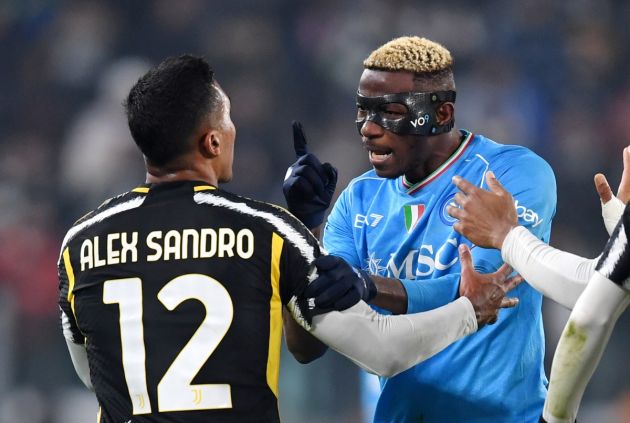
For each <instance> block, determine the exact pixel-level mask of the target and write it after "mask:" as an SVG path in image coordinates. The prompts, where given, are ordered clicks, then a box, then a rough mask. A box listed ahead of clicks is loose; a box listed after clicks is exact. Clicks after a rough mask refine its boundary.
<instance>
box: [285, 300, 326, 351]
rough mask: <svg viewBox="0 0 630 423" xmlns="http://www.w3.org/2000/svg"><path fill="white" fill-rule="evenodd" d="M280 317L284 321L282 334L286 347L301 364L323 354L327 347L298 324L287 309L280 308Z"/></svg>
mask: <svg viewBox="0 0 630 423" xmlns="http://www.w3.org/2000/svg"><path fill="white" fill-rule="evenodd" d="M282 319H283V321H284V336H285V340H286V342H287V349H288V350H289V352H291V354H293V357H295V359H296V360H297V361H298V362H300V363H303V364H305V363H310V362H311V361H313V360H316V359H318V358H319V357H321V356H322V355H324V353H325V352H326V350H327V349H328V347H327V346H326V344H324V343H322V342H321V341H320V340H318V339H317V338H315V337H314V336H313V335H311V334H310V333H309V332H308V331H307V330H306V329H304V328H303V327H302V326H300V325H299V324H298V323H297V322H296V321H295V319H293V317H292V316H291V313H290V312H289V311H288V310H286V309H283V310H282Z"/></svg>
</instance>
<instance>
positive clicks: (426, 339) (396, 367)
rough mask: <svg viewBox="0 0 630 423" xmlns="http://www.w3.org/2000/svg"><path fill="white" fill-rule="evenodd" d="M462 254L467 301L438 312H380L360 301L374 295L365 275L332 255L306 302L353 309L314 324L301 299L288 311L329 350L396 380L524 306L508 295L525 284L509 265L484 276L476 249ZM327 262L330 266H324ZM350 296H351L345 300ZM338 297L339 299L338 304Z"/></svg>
mask: <svg viewBox="0 0 630 423" xmlns="http://www.w3.org/2000/svg"><path fill="white" fill-rule="evenodd" d="M459 253H460V260H461V263H462V282H461V284H460V285H461V286H460V292H461V293H462V297H460V298H458V299H457V300H455V301H453V302H451V303H449V304H446V305H444V306H442V307H439V308H437V309H434V310H430V311H427V312H423V313H415V314H406V315H395V316H394V315H383V314H379V313H377V312H376V311H374V310H373V309H372V308H371V307H370V306H368V305H367V304H366V303H365V302H364V301H359V300H360V299H361V298H363V299H365V297H364V296H363V295H368V294H362V293H363V292H369V288H365V287H363V288H362V286H363V285H364V284H363V283H362V282H360V280H361V278H362V277H365V276H361V275H359V274H357V273H355V272H354V270H353V269H352V268H351V267H350V266H349V265H348V264H347V263H345V262H343V261H342V263H341V264H338V265H332V264H331V263H332V262H333V261H334V262H335V263H336V260H334V259H338V258H334V259H333V260H331V259H330V258H329V257H330V256H322V257H320V258H318V259H316V260H315V265H316V266H317V267H318V270H319V276H318V278H317V279H315V280H314V281H313V282H312V283H311V284H310V285H309V287H307V290H306V291H305V293H304V296H305V303H306V304H312V306H313V307H316V306H317V305H318V304H321V303H323V304H324V305H327V306H339V305H341V307H349V308H346V309H345V310H343V311H337V310H332V311H328V312H325V313H323V314H318V315H315V316H314V317H313V318H312V322H311V323H309V322H307V321H306V319H305V318H304V316H303V315H302V310H303V306H302V305H301V304H300V305H298V303H299V302H298V299H297V298H296V297H294V298H293V299H292V300H291V301H290V302H289V305H288V307H289V310H291V312H292V314H293V316H294V318H295V319H296V321H298V322H299V323H300V324H301V325H303V326H304V327H305V328H307V329H308V330H309V331H310V332H311V334H313V335H314V336H315V337H317V338H318V339H320V340H321V341H323V342H324V343H326V344H327V345H328V346H330V347H331V348H333V349H334V350H336V351H338V352H339V353H341V354H342V355H344V356H346V357H348V358H349V359H350V360H351V361H353V362H354V363H355V364H357V365H358V366H360V367H361V368H363V369H365V370H367V371H368V372H371V373H374V374H377V375H379V376H384V377H391V376H394V375H396V374H398V373H400V372H402V371H404V370H407V369H408V368H410V367H412V366H414V365H416V364H418V363H419V362H421V361H423V360H426V359H427V358H429V357H431V356H433V355H434V354H436V353H438V352H439V351H441V350H442V349H444V348H445V347H447V346H448V345H450V344H452V343H453V342H455V341H457V340H459V339H461V338H462V337H464V336H466V335H468V334H470V333H473V332H475V331H477V330H478V329H479V328H480V327H482V326H483V325H485V324H492V323H494V322H496V321H497V318H498V310H499V309H500V308H506V307H514V306H516V305H517V304H518V300H517V299H515V298H505V294H506V293H507V292H508V291H510V290H511V289H513V288H514V287H516V286H517V285H518V284H519V283H520V282H521V281H522V278H521V277H519V276H514V277H511V278H508V276H509V275H510V273H511V272H512V270H511V269H510V268H509V266H507V265H504V266H502V267H501V268H500V269H499V270H498V271H497V272H495V273H492V274H485V275H482V274H479V273H477V272H476V271H475V270H474V268H473V264H472V258H471V256H470V250H468V248H467V247H466V246H464V245H462V246H460V250H459ZM338 260H341V259H338ZM318 261H319V262H318ZM322 261H323V262H324V266H321V263H322ZM344 265H345V266H344ZM348 269H350V270H348ZM353 275H354V277H353ZM353 279H356V281H355V280H353ZM329 281H332V282H333V283H329ZM357 281H359V283H357ZM309 288H310V289H309ZM333 290H334V292H333ZM358 291H361V292H358ZM344 292H345V295H341V296H340V297H339V294H340V293H342V294H343V293H344ZM313 293H315V294H319V297H309V295H311V294H313ZM324 294H325V295H324ZM332 294H334V296H336V297H339V298H337V299H336V300H333V299H332ZM322 295H323V296H322ZM318 298H319V299H320V300H319V301H320V302H319V303H318Z"/></svg>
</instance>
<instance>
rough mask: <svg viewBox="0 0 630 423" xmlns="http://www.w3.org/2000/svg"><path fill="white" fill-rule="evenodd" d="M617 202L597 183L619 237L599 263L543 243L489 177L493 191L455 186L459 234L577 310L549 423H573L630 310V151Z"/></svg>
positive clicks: (555, 379)
mask: <svg viewBox="0 0 630 423" xmlns="http://www.w3.org/2000/svg"><path fill="white" fill-rule="evenodd" d="M623 163H624V170H623V176H622V178H621V183H620V184H619V190H618V193H617V197H615V196H613V194H612V191H611V189H610V186H609V185H608V182H607V181H606V178H605V177H604V175H602V174H597V175H596V176H595V186H596V189H597V191H598V193H599V195H600V198H601V203H602V215H603V218H604V225H605V227H606V230H607V231H608V233H609V234H610V235H611V237H610V239H609V240H608V243H607V244H606V247H605V248H604V252H603V253H602V254H601V255H600V256H599V257H597V258H595V259H587V258H584V257H579V256H576V255H574V254H571V253H567V252H564V251H560V250H557V249H555V248H553V247H550V246H549V245H546V244H544V243H542V242H541V241H540V240H539V239H537V238H536V237H534V236H532V234H531V233H529V232H528V231H527V230H526V229H524V228H523V227H521V226H519V225H518V222H517V219H516V214H517V212H516V209H515V207H514V202H513V199H512V196H511V195H510V194H509V192H508V191H506V190H505V188H504V187H503V186H502V185H501V183H500V182H499V181H498V180H497V179H496V178H495V177H494V175H493V174H492V173H488V175H487V184H488V187H489V188H490V191H486V190H482V189H479V188H477V187H475V186H474V185H473V184H471V183H470V182H468V181H466V180H465V179H461V178H459V177H458V178H455V179H454V183H455V184H456V185H457V187H458V188H459V189H460V190H461V192H460V193H458V194H457V195H456V196H455V202H456V203H457V204H458V205H459V208H457V207H452V208H450V209H449V213H450V214H451V215H452V216H453V217H455V218H457V219H458V220H459V222H458V223H456V224H455V229H456V230H457V231H459V232H461V233H462V234H463V235H465V236H466V237H467V238H469V239H470V240H471V241H472V242H474V243H475V244H477V245H479V246H483V247H488V248H496V249H498V250H500V251H501V255H502V257H503V259H504V260H505V262H506V263H509V264H511V265H512V266H513V267H514V269H515V270H516V271H517V272H519V273H520V274H521V275H523V276H524V277H525V278H526V279H527V281H528V282H529V284H530V285H532V286H533V287H534V288H535V289H537V290H538V291H540V292H541V293H542V294H544V295H545V296H546V297H548V298H551V299H552V300H554V301H556V302H557V303H559V304H562V305H564V306H565V307H567V308H569V309H572V312H571V315H570V316H569V320H568V322H567V324H566V326H565V328H564V331H563V333H562V336H561V338H560V342H559V343H558V346H557V348H556V352H555V354H554V358H553V364H552V367H551V377H550V382H549V393H548V396H547V400H546V402H545V408H544V413H543V417H544V419H545V421H547V422H548V423H572V422H573V421H575V418H576V416H577V412H578V408H579V405H580V401H581V399H582V395H583V394H584V390H585V388H586V385H587V383H588V381H589V379H590V378H591V376H592V374H593V372H594V371H595V368H596V367H597V364H598V363H599V360H600V359H601V356H602V353H603V352H604V348H605V347H606V344H607V342H608V339H609V337H610V334H611V332H612V330H613V327H614V326H615V323H616V321H617V319H618V318H619V316H620V315H621V313H622V312H623V311H624V310H626V308H627V307H628V304H630V247H629V245H628V232H629V231H630V209H628V206H626V204H627V203H628V200H630V148H625V149H624V151H623Z"/></svg>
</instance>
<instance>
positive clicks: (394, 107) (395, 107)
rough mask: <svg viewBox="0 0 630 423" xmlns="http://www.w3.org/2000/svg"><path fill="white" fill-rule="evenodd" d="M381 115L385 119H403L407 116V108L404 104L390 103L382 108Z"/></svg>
mask: <svg viewBox="0 0 630 423" xmlns="http://www.w3.org/2000/svg"><path fill="white" fill-rule="evenodd" d="M381 114H382V115H383V117H384V118H385V119H392V120H396V119H402V118H403V117H405V116H406V115H407V108H406V107H405V106H403V105H402V104H398V103H389V104H385V105H384V106H383V107H382V108H381Z"/></svg>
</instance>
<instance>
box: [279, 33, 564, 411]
mask: <svg viewBox="0 0 630 423" xmlns="http://www.w3.org/2000/svg"><path fill="white" fill-rule="evenodd" d="M452 64H453V60H452V57H451V54H450V53H449V51H448V50H446V49H445V48H444V47H443V46H441V45H439V44H437V43H435V42H432V41H429V40H427V39H424V38H418V37H401V38H398V39H395V40H392V41H390V42H389V43H386V44H384V45H383V46H381V47H379V48H378V49H376V50H375V51H374V52H372V53H371V54H370V56H369V57H368V58H367V59H366V60H365V61H364V68H365V69H364V71H363V74H362V75H361V79H360V82H359V89H358V93H357V108H358V112H357V121H356V123H357V127H358V130H359V133H360V136H361V140H362V143H363V146H364V148H365V149H366V150H367V152H368V157H369V160H370V163H371V164H372V166H373V169H372V170H370V171H368V172H366V173H365V174H363V175H361V176H359V177H357V178H355V179H353V180H352V181H351V182H350V184H349V185H348V186H347V187H346V188H345V189H344V191H343V192H342V193H341V195H340V197H339V198H338V200H337V202H336V203H335V205H334V207H333V209H332V211H331V213H330V215H329V216H328V220H327V223H326V225H325V228H324V235H323V241H324V246H325V248H326V250H327V251H328V252H329V253H330V254H332V255H336V256H340V257H342V258H343V259H345V260H346V261H347V262H349V263H350V264H352V265H353V266H355V267H356V268H358V269H363V270H365V271H367V272H369V273H370V274H371V283H373V284H374V286H375V287H376V296H374V297H373V298H371V296H370V297H368V299H370V302H371V304H372V305H373V306H375V307H376V308H377V309H379V310H381V311H382V312H391V313H394V314H402V313H416V312H422V311H427V310H431V309H434V308H437V307H440V306H443V305H444V304H447V303H449V302H451V301H453V300H455V299H456V298H457V296H458V286H459V281H460V261H459V259H458V256H457V250H458V246H459V245H461V244H466V245H469V246H470V247H471V248H472V256H473V262H474V265H475V268H476V270H477V271H479V272H482V273H488V272H493V271H495V270H496V269H497V268H498V267H499V266H500V265H501V264H502V259H501V255H500V252H498V251H496V250H492V249H484V248H480V247H476V246H474V245H472V244H471V242H470V241H468V240H467V239H466V238H464V237H463V236H462V235H460V234H459V233H457V232H456V231H455V230H454V229H453V224H454V223H455V222H456V220H455V219H454V218H452V217H451V216H450V215H449V214H448V213H447V208H448V207H449V206H450V205H452V204H454V196H455V194H456V192H457V188H456V187H455V186H454V185H453V184H452V183H451V178H452V177H453V176H454V175H459V176H461V177H463V178H465V179H467V180H468V181H471V182H472V183H473V184H476V185H478V186H480V187H485V174H486V173H487V172H488V171H492V172H493V173H494V174H495V175H496V177H497V178H498V180H500V181H501V183H502V184H503V185H504V186H505V187H506V189H507V190H508V191H509V192H511V193H512V194H513V196H514V204H515V207H516V210H517V214H518V217H519V223H520V224H521V225H522V226H524V227H526V228H527V229H528V230H529V231H531V232H532V233H533V234H534V235H535V236H536V237H537V238H540V239H542V240H543V241H548V240H549V235H550V228H551V220H552V218H553V216H554V213H555V208H556V184H555V178H554V175H553V172H552V170H551V168H550V167H549V165H548V164H547V163H546V162H545V161H544V160H543V159H541V158H540V157H538V156H537V155H536V154H534V153H533V152H531V151H530V150H528V149H526V148H523V147H519V146H513V145H503V144H499V143H497V142H494V141H492V140H490V139H488V138H486V137H484V136H483V135H479V134H475V133H473V132H471V131H468V130H463V129H458V128H457V127H455V82H454V78H453V71H452ZM464 95H465V94H464ZM316 164H317V165H319V167H318V166H316V165H313V166H311V167H312V168H313V169H312V170H313V171H312V172H305V171H302V172H301V175H302V176H303V177H302V179H305V180H306V182H305V181H302V182H301V183H302V185H303V186H309V183H310V184H311V185H314V186H316V188H314V189H313V192H315V193H316V192H321V191H322V186H323V187H328V188H330V186H329V185H330V184H329V182H330V179H332V178H330V177H329V176H330V175H331V172H330V171H329V169H327V168H325V167H323V166H322V165H320V164H319V162H317V163H316ZM306 167H308V166H306ZM294 170H295V169H294ZM294 173H295V172H294ZM289 176H290V177H289V178H287V180H286V181H285V187H284V188H285V196H286V197H287V203H288V205H289V210H290V211H292V212H294V213H295V214H296V215H297V216H298V217H300V216H302V217H303V221H306V222H308V223H307V226H309V227H311V228H314V227H316V226H317V225H318V224H319V223H321V220H320V219H323V212H322V210H325V209H326V206H327V205H326V204H322V203H321V202H320V203H316V202H313V203H309V200H308V196H302V197H301V201H296V198H299V196H297V195H296V194H295V192H292V188H293V190H294V191H295V189H296V188H295V187H294V186H293V187H292V186H289V185H288V182H290V181H291V180H293V182H295V180H296V179H300V178H299V177H297V178H296V175H295V174H293V176H291V175H289ZM297 176H300V175H297ZM318 178H319V182H318ZM318 184H319V187H317V185H318ZM294 185H299V184H297V183H296V184H294ZM317 198H319V197H317ZM313 216H317V217H319V216H321V217H320V218H313ZM304 217H305V219H304ZM325 288H326V287H320V289H321V291H322V292H325V294H326V295H325V297H326V298H325V300H322V301H326V302H327V305H330V304H331V300H330V296H332V294H331V293H330V292H332V291H335V293H336V294H338V295H347V294H344V293H343V292H341V291H343V290H340V289H338V288H335V287H334V284H331V285H330V286H329V287H327V288H328V290H326V289H325ZM351 288H352V287H350V288H349V289H351ZM335 289H336V290H335ZM365 291H366V292H367V291H369V290H365ZM513 295H514V296H515V297H518V298H519V299H520V303H519V306H518V307H516V308H514V309H509V310H503V311H501V312H500V313H499V316H498V321H497V323H496V324H494V325H491V326H486V327H484V328H483V329H482V330H480V331H479V332H478V333H476V334H473V335H472V336H469V337H466V338H464V339H462V340H460V341H458V342H456V343H454V344H452V345H451V346H449V347H447V348H446V349H445V350H443V351H442V352H440V353H439V354H437V355H435V356H434V357H432V358H430V359H428V360H426V361H424V362H422V363H420V364H418V365H416V366H415V367H413V368H411V369H409V370H408V371H406V372H403V373H401V374H399V375H397V376H395V377H391V378H381V380H380V386H381V393H380V396H379V398H378V401H377V403H376V411H375V416H374V422H379V423H380V422H383V423H385V422H387V423H393V422H400V423H411V422H414V423H417V422H427V423H428V422H440V423H443V422H479V423H482V422H483V423H488V422H501V423H505V422H515V423H516V422H518V423H523V422H525V423H527V422H536V421H538V418H539V416H540V415H541V411H542V408H543V403H544V398H545V393H546V385H547V379H546V377H545V374H544V369H543V356H544V337H543V326H542V317H541V302H542V297H541V295H540V294H539V293H538V292H536V291H535V290H534V289H532V288H531V287H530V286H529V285H527V284H521V285H520V286H519V287H517V288H516V289H515V290H514V291H513ZM364 299H365V297H364ZM315 302H316V303H317V302H318V298H315Z"/></svg>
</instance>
